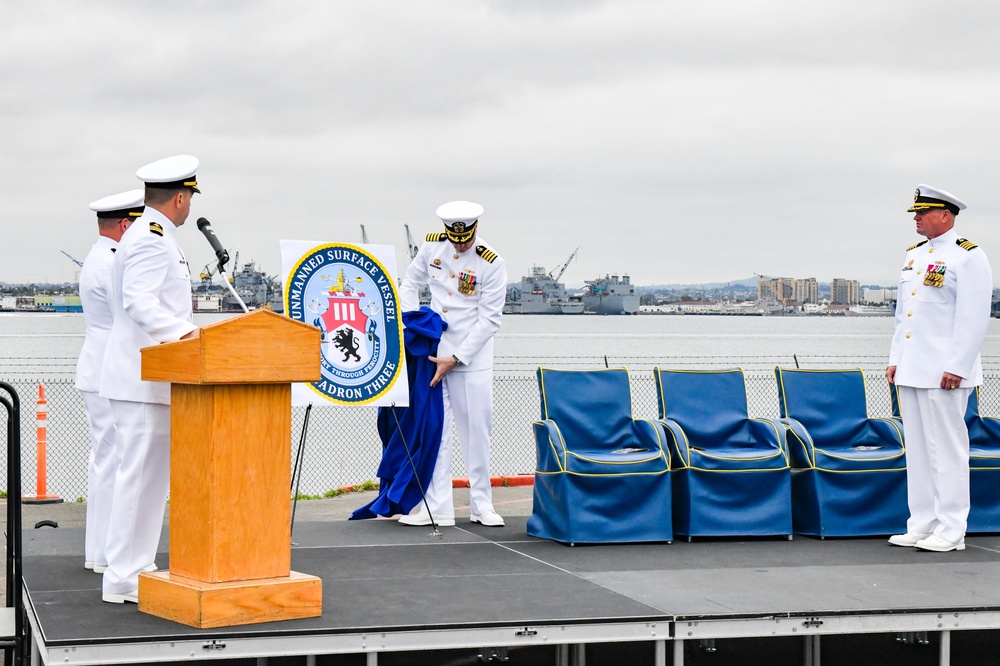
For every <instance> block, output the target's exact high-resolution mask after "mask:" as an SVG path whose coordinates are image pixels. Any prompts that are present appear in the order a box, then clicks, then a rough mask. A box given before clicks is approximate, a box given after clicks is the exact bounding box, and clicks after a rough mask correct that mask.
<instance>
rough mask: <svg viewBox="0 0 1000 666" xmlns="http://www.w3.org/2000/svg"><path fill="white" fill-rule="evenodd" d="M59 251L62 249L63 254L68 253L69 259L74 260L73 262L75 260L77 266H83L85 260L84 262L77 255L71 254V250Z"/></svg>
mask: <svg viewBox="0 0 1000 666" xmlns="http://www.w3.org/2000/svg"><path fill="white" fill-rule="evenodd" d="M59 251H60V252H62V253H63V254H65V255H66V256H67V257H69V260H70V261H72V262H73V263H74V264H76V265H77V266H79V267H80V268H83V262H82V261H80V260H79V259H77V258H76V257H74V256H73V255H71V254H70V253H69V252H67V251H66V250H59Z"/></svg>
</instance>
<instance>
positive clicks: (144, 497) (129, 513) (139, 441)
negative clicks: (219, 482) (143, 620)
mask: <svg viewBox="0 0 1000 666" xmlns="http://www.w3.org/2000/svg"><path fill="white" fill-rule="evenodd" d="M111 411H112V413H113V414H114V417H115V427H116V428H117V429H118V436H119V437H120V438H121V442H122V456H121V463H120V464H119V466H118V473H117V474H116V475H115V494H114V499H113V500H112V504H111V520H110V524H109V525H108V546H107V554H108V569H107V571H105V572H104V593H105V594H127V593H129V592H133V591H135V590H137V589H138V588H139V572H140V571H142V570H143V569H145V568H146V567H148V566H149V565H151V564H153V561H154V560H155V559H156V547H157V544H158V543H159V541H160V532H161V530H162V528H163V514H164V510H165V509H166V506H167V493H168V492H169V490H170V405H160V404H155V403H147V402H127V401H123V400H112V401H111Z"/></svg>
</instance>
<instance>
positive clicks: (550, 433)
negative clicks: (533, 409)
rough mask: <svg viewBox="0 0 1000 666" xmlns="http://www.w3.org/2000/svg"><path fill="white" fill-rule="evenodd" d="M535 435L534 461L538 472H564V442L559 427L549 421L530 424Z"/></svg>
mask: <svg viewBox="0 0 1000 666" xmlns="http://www.w3.org/2000/svg"><path fill="white" fill-rule="evenodd" d="M531 428H532V430H533V431H534V433H535V460H536V469H537V471H539V472H564V471H566V461H565V455H566V442H564V441H563V437H562V433H561V432H559V426H557V425H556V422H555V421H553V420H551V419H546V420H544V421H535V422H534V423H532V424H531Z"/></svg>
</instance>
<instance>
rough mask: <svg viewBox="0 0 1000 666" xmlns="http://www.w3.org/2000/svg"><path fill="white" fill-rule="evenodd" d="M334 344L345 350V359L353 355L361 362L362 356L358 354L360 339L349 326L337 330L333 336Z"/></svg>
mask: <svg viewBox="0 0 1000 666" xmlns="http://www.w3.org/2000/svg"><path fill="white" fill-rule="evenodd" d="M333 345H334V346H335V347H336V348H337V349H339V350H340V351H342V352H344V359H343V360H344V361H346V360H348V359H349V358H350V357H352V356H353V357H354V360H355V361H357V362H358V363H360V362H361V356H359V355H358V339H357V338H356V337H354V334H353V333H352V332H351V330H350V329H349V328H342V329H340V330H339V331H337V334H336V335H335V336H334V338H333Z"/></svg>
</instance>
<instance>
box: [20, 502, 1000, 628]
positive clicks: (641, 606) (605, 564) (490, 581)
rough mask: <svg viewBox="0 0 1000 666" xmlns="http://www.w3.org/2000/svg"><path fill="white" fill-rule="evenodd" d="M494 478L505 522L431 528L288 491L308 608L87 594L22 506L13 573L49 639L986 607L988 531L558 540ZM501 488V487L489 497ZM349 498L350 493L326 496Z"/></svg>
mask: <svg viewBox="0 0 1000 666" xmlns="http://www.w3.org/2000/svg"><path fill="white" fill-rule="evenodd" d="M498 491H502V492H498V493H497V496H498V504H500V505H501V506H503V507H504V508H505V509H506V511H504V513H505V514H506V516H507V526H506V527H504V528H486V527H483V526H480V525H473V524H471V523H469V522H468V521H467V519H463V518H462V517H460V518H459V519H458V524H457V526H456V527H451V528H441V531H442V536H440V537H433V536H430V528H423V527H404V526H400V525H398V524H396V523H394V522H392V521H386V520H379V521H363V522H348V521H346V520H344V512H343V511H342V510H340V509H336V508H334V509H330V508H329V505H328V506H327V508H326V509H324V507H323V506H320V505H313V506H309V505H310V504H311V503H310V502H306V503H303V504H300V505H299V507H300V509H299V510H300V513H298V514H297V515H298V518H297V524H296V527H295V534H294V544H295V545H294V547H293V550H292V568H293V569H294V570H296V571H301V572H303V573H309V574H313V575H317V576H320V577H321V578H322V579H323V587H324V589H323V609H324V612H323V615H322V617H319V618H311V619H305V620H293V621H287V622H279V623H269V624H258V625H249V626H243V627H228V628H224V629H209V630H196V629H192V628H190V627H187V626H184V625H180V624H176V623H174V622H170V621H167V620H163V619H160V618H156V617H153V616H149V615H146V614H144V613H139V612H138V611H137V609H136V607H135V606H134V605H130V604H125V605H113V604H105V603H102V602H101V601H100V584H101V577H100V576H99V575H95V574H93V573H92V572H89V571H86V570H85V569H83V567H82V556H81V553H82V543H83V530H82V527H79V526H74V525H78V523H77V522H74V519H73V518H72V517H68V518H64V520H63V522H62V523H61V526H60V527H59V528H58V529H51V528H41V529H30V527H31V525H32V524H33V523H32V522H31V520H30V519H29V518H26V519H25V525H26V526H27V527H29V529H28V530H26V533H25V562H24V572H25V582H26V586H27V589H28V593H29V596H30V600H31V604H32V607H33V610H34V612H35V613H36V614H37V617H38V622H39V624H40V628H41V631H42V634H43V635H42V637H41V638H42V639H43V641H44V643H46V644H47V645H48V646H50V647H56V646H69V645H87V644H97V643H104V642H108V643H121V642H145V641H159V640H165V639H168V640H169V639H177V640H180V639H185V638H197V639H210V638H213V637H217V636H218V637H233V638H235V637H239V636H293V635H310V634H317V633H318V634H332V633H350V632H359V631H371V632H374V631H412V630H429V629H442V628H470V627H477V626H479V627H493V626H511V625H517V624H524V625H536V626H537V625H550V624H551V625H556V624H575V623H588V624H589V623H597V624H609V623H610V624H614V623H616V622H634V621H656V622H663V621H670V620H673V619H691V618H702V619H711V618H732V617H758V616H771V615H781V614H793V615H795V614H803V613H820V614H850V613H873V612H891V613H908V612H928V611H938V610H967V611H971V610H1000V587H998V586H997V585H996V581H997V580H1000V536H977V537H970V538H969V539H967V544H968V548H967V549H966V550H965V551H964V552H961V553H958V552H955V553H924V552H917V551H915V550H913V549H903V548H894V547H891V546H889V545H888V544H887V543H886V541H885V539H883V538H865V539H836V540H825V541H821V540H817V539H812V538H808V537H796V538H795V539H794V540H792V541H788V540H785V539H784V538H776V539H753V540H740V539H717V540H708V541H695V542H693V543H688V542H686V541H675V542H674V543H672V544H633V545H605V546H577V547H569V546H565V545H562V544H557V543H553V542H548V541H543V540H538V539H533V538H531V537H528V536H527V534H526V531H525V525H526V521H527V518H526V515H523V514H526V513H528V512H530V488H528V489H498ZM506 491H509V492H506ZM525 495H526V496H527V497H528V498H529V500H528V502H529V503H528V507H529V508H528V510H527V511H525V510H524V507H523V506H522V505H523V500H524V497H525ZM502 497H513V498H514V499H511V500H509V502H508V503H507V504H506V505H504V504H503V503H502V500H501V499H500V498H502ZM364 501H365V498H364V496H354V497H353V498H350V499H349V500H345V501H343V502H342V504H344V505H345V506H350V507H354V506H358V505H360V504H362V503H363V502H364ZM32 510H33V511H43V510H42V509H41V508H37V509H32ZM58 510H63V511H69V512H72V511H78V509H73V508H72V507H69V508H63V509H55V511H58ZM51 511H52V510H50V513H51ZM324 511H326V512H327V513H324ZM512 513H520V514H522V515H511V514H512ZM460 515H461V514H460ZM66 525H69V526H66ZM167 532H168V530H167V529H165V530H164V539H163V542H162V545H163V548H162V551H163V552H162V554H161V555H160V556H158V558H157V564H158V565H159V566H160V567H161V568H167V567H168V566H169V560H168V556H167V547H166V546H167V538H168V535H167Z"/></svg>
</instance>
